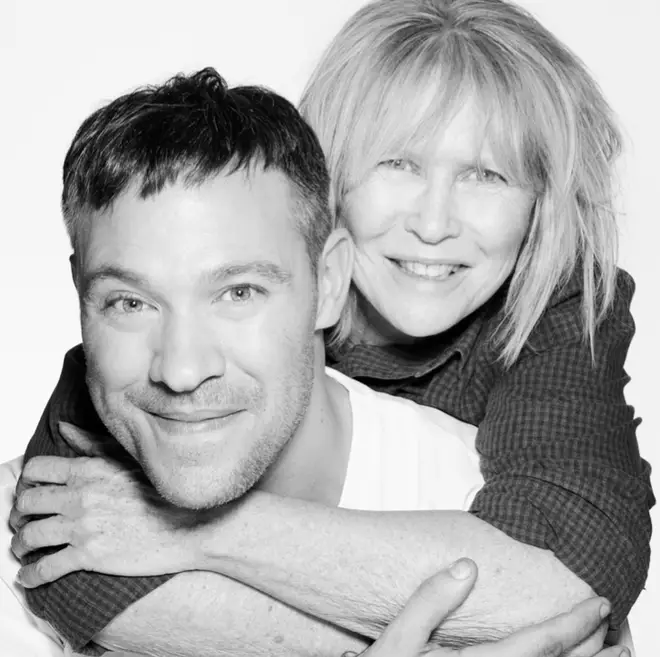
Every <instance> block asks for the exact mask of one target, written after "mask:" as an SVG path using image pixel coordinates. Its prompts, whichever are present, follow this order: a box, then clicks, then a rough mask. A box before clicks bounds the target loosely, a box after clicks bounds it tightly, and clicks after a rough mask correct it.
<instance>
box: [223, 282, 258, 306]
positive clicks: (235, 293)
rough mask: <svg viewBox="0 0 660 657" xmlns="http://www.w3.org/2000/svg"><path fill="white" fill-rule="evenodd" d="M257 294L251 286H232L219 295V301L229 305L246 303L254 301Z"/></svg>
mask: <svg viewBox="0 0 660 657" xmlns="http://www.w3.org/2000/svg"><path fill="white" fill-rule="evenodd" d="M257 294H259V290H257V288H255V287H254V286H252V285H234V286H233V287H230V288H229V289H228V290H225V291H224V292H223V293H222V294H221V295H220V300H221V301H229V302H231V303H248V302H249V301H254V299H255V297H256V296H257Z"/></svg>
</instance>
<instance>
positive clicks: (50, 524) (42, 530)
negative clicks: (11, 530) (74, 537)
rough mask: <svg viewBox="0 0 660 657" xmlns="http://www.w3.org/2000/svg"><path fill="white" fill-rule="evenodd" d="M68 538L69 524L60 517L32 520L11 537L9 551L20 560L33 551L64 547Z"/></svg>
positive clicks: (69, 534) (69, 532)
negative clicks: (58, 546)
mask: <svg viewBox="0 0 660 657" xmlns="http://www.w3.org/2000/svg"><path fill="white" fill-rule="evenodd" d="M70 538H71V527H70V523H69V522H68V521H67V520H66V519H65V518H63V517H62V516H52V517H50V518H44V519H42V520H33V521H32V522H28V523H27V524H26V525H25V526H24V527H22V528H21V529H19V531H17V532H16V533H15V534H14V535H13V536H12V539H11V551H12V552H13V553H14V554H15V555H16V557H17V558H18V559H22V558H23V557H24V556H25V555H26V554H28V553H30V552H32V551H34V550H38V549H40V548H44V547H54V546H57V545H64V544H66V543H68V542H69V541H70Z"/></svg>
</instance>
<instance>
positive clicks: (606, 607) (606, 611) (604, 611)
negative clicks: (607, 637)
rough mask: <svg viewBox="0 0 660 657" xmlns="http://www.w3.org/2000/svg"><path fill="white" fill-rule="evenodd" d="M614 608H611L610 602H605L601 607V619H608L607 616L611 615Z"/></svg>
mask: <svg viewBox="0 0 660 657" xmlns="http://www.w3.org/2000/svg"><path fill="white" fill-rule="evenodd" d="M611 610H612V608H611V607H610V603H609V602H603V604H602V605H601V606H600V617H601V618H607V616H609V615H610V611H611Z"/></svg>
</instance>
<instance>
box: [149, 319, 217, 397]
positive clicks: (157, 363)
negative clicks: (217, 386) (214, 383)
mask: <svg viewBox="0 0 660 657" xmlns="http://www.w3.org/2000/svg"><path fill="white" fill-rule="evenodd" d="M220 342H221V341H220V338H219V335H218V333H217V332H216V331H213V330H212V329H211V328H210V327H208V326H206V325H205V324H204V323H203V321H201V320H198V321H195V318H186V319H181V318H170V319H169V320H168V322H167V323H166V324H165V326H164V327H163V329H162V331H161V334H160V335H159V337H158V344H157V345H155V348H154V356H153V358H152V362H151V371H150V378H151V380H152V381H153V382H154V383H161V384H163V385H165V386H167V387H168V388H169V389H170V390H172V391H173V392H181V393H182V392H192V391H193V390H195V389H196V388H198V387H199V386H200V385H201V384H202V383H204V381H206V380H207V379H210V378H214V377H218V376H223V375H224V373H225V367H226V361H225V357H224V353H223V350H222V345H221V343H220Z"/></svg>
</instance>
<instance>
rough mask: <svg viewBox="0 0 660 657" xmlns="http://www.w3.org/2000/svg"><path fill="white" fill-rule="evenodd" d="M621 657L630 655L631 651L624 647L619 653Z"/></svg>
mask: <svg viewBox="0 0 660 657" xmlns="http://www.w3.org/2000/svg"><path fill="white" fill-rule="evenodd" d="M619 657H630V651H629V650H628V648H623V650H621V652H620V653H619Z"/></svg>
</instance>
